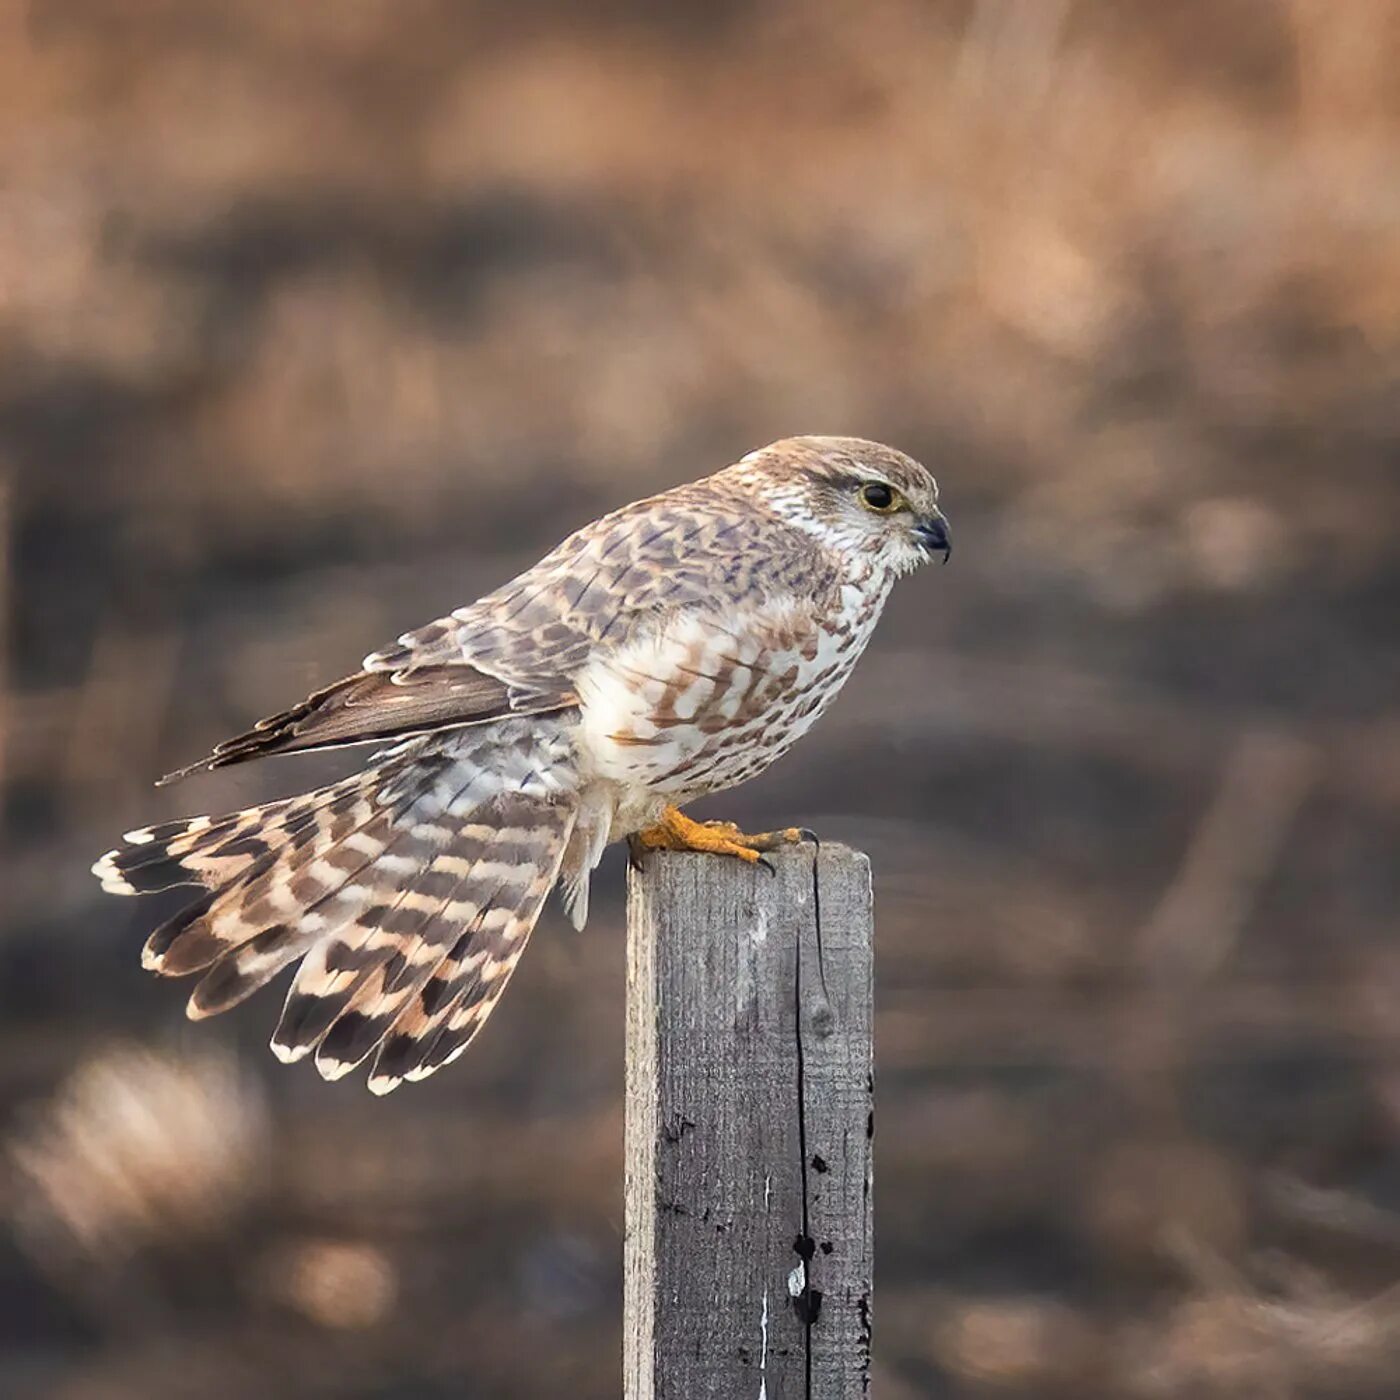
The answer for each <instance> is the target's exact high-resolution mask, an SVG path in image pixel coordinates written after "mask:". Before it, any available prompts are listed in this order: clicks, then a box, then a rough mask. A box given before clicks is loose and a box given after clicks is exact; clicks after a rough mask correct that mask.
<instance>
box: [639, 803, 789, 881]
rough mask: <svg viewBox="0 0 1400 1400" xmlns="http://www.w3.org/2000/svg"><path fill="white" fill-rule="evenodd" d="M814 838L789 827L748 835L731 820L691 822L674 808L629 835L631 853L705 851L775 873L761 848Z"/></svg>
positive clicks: (768, 849) (773, 867) (769, 849)
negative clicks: (652, 824) (761, 853)
mask: <svg viewBox="0 0 1400 1400" xmlns="http://www.w3.org/2000/svg"><path fill="white" fill-rule="evenodd" d="M808 839H811V840H815V839H816V837H815V835H813V833H811V832H809V831H807V830H806V828H805V827H799V826H789V827H784V828H783V829H782V830H780V831H761V832H758V833H757V834H755V835H748V834H746V833H745V832H743V831H741V830H740V829H739V828H738V827H737V826H736V825H735V824H734V823H733V822H726V821H708V822H697V821H692V820H691V819H690V818H689V817H687V816H686V815H685V813H684V812H682V811H680V810H679V808H676V807H667V808H666V809H665V810H664V811H663V812H662V814H661V820H660V821H658V822H657V823H656V824H655V825H654V826H649V827H647V828H646V829H645V830H644V831H639V832H637V833H636V835H634V836H632V837H630V838H629V843H630V844H631V846H632V849H633V851H634V852H636V851H638V850H641V851H656V850H666V851H706V852H709V853H711V854H714V855H724V856H734V857H735V858H736V859H738V860H742V861H745V862H746V863H748V864H750V865H754V864H761V865H763V866H764V867H765V868H766V869H767V870H768V871H769V872H770V873H771V874H776V873H777V870H776V867H775V866H774V865H773V862H772V861H769V860H764V859H763V857H762V856H761V855H760V854H759V852H760V851H772V850H776V849H777V848H778V847H779V846H790V845H796V844H797V843H798V842H800V841H804V840H808Z"/></svg>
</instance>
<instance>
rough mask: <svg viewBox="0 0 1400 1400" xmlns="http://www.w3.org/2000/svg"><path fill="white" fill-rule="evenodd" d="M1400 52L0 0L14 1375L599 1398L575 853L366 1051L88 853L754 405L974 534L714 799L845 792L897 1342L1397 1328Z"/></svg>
mask: <svg viewBox="0 0 1400 1400" xmlns="http://www.w3.org/2000/svg"><path fill="white" fill-rule="evenodd" d="M1398 70H1400V4H1396V3H1391V0H1350V3H1347V4H1345V5H1342V4H1337V3H1334V2H1333V0H1175V3H1172V4H1170V5H1154V4H1147V3H1140V4H1135V5H1125V4H1121V3H1108V2H1107V0H1103V2H1102V3H1097V2H1091V0H975V3H974V0H938V2H937V3H934V2H933V0H917V2H916V0H867V3H861V4H855V3H838V0H801V2H800V3H799V2H798V0H709V3H704V4H701V3H694V2H693V0H690V2H688V3H673V4H668V5H662V6H653V5H642V4H637V3H632V2H631V0H603V2H602V3H596V4H588V5H578V4H569V3H564V2H563V0H524V2H523V3H518V4H515V5H512V6H495V5H488V4H484V3H449V2H448V0H338V2H337V3H334V4H330V3H321V4H314V3H313V4H306V3H283V4H274V3H271V0H219V2H218V3H215V0H121V3H116V0H105V2H104V0H31V3H28V4H23V3H16V2H15V0H4V3H0V619H3V628H4V632H5V636H4V640H3V646H0V783H2V784H3V799H4V808H3V811H4V830H3V841H4V870H3V878H2V879H0V889H3V914H0V1138H3V1149H2V1154H3V1163H4V1165H3V1168H2V1169H0V1395H4V1396H6V1397H10V1396H26V1397H27V1396H42V1397H60V1398H61V1400H90V1398H91V1400H96V1398H97V1397H101V1400H138V1398H139V1400H174V1398H175V1397H184V1396H199V1397H212V1400H224V1397H228V1400H243V1397H247V1396H251V1395H259V1396H266V1397H274V1400H276V1398H277V1397H304V1396H310V1397H318V1396H326V1397H341V1396H344V1397H351V1398H352V1400H392V1398H393V1397H415V1400H432V1398H433V1397H437V1396H443V1397H446V1396H454V1397H460V1396H474V1397H489V1398H490V1400H496V1398H497V1397H500V1400H514V1398H515V1397H532V1398H533V1397H540V1396H579V1397H607V1396H612V1395H615V1394H616V1393H617V1392H618V1388H619V1379H618V1377H619V1362H618V1352H619V1336H620V1298H621V1212H622V1196H621V1184H622V1176H621V1131H622V1121H621V1087H622V1026H623V1020H622V997H623V977H622V971H623V966H622V964H623V940H622V931H621V916H622V909H621V890H622V867H621V861H620V860H619V859H618V858H617V856H616V854H614V856H613V857H612V858H610V861H611V863H610V865H609V867H608V869H607V870H605V872H604V875H603V877H602V878H601V879H600V880H599V881H598V882H597V884H596V885H595V891H597V893H596V894H595V898H596V900H597V907H596V911H595V915H594V918H593V921H592V922H591V923H590V925H589V928H588V930H587V932H586V933H585V934H583V935H581V936H580V935H576V934H574V932H573V931H572V930H571V929H570V928H569V927H568V926H567V925H566V924H565V923H564V921H563V919H562V918H561V917H560V915H559V914H558V912H557V910H553V909H551V910H550V911H549V912H548V913H547V914H546V916H545V919H544V921H543V923H542V926H541V929H540V932H539V933H538V935H537V936H536V939H535V941H534V943H533V944H532V947H531V949H530V953H529V956H528V957H527V958H526V959H525V961H524V963H523V964H522V968H521V972H520V974H519V976H518V977H517V978H516V980H515V982H514V984H513V986H512V988H511V992H510V995H509V997H508V998H507V999H506V1000H505V1002H504V1003H503V1005H502V1007H501V1009H500V1011H499V1012H498V1013H497V1014H496V1016H495V1018H494V1019H493V1021H492V1023H491V1025H490V1027H489V1030H488V1031H487V1033H486V1034H485V1035H484V1036H483V1037H482V1039H481V1040H480V1041H479V1042H478V1043H477V1045H476V1046H475V1047H474V1048H473V1050H472V1053H471V1054H470V1055H469V1056H468V1057H467V1058H466V1059H464V1060H463V1061H462V1062H460V1063H459V1064H458V1065H456V1066H455V1067H454V1068H452V1069H451V1070H449V1071H448V1072H446V1073H444V1074H442V1075H440V1076H438V1077H437V1078H435V1079H433V1080H431V1081H430V1082H429V1083H427V1084H425V1085H422V1086H417V1087H413V1086H410V1087H408V1088H406V1089H404V1090H402V1091H400V1092H399V1093H397V1094H395V1095H393V1096H391V1097H390V1098H389V1099H387V1100H383V1101H377V1100H373V1099H371V1098H370V1097H369V1096H368V1095H367V1094H366V1092H365V1090H364V1087H363V1084H362V1082H361V1081H359V1080H346V1081H344V1082H342V1083H339V1084H335V1085H326V1084H323V1083H322V1082H321V1081H320V1080H319V1079H317V1077H316V1076H315V1075H314V1074H313V1073H312V1072H311V1071H310V1070H309V1069H308V1068H307V1067H306V1066H301V1067H297V1068H291V1069H285V1068H282V1067H281V1066H279V1065H277V1064H276V1063H275V1062H274V1061H273V1059H272V1058H271V1056H270V1055H269V1054H268V1053H267V1051H266V1050H265V1048H264V1047H265V1042H266V1039H267V1037H268V1035H269V1033H270V1031H271V1028H272V1026H273V1024H274V1022H275V1019H276V1016H277V1012H278V1009H279V1000H280V997H279V995H278V994H277V993H275V992H274V993H271V994H264V995H262V996H260V997H259V998H257V999H256V1000H255V1001H253V1002H251V1003H249V1004H248V1005H247V1006H245V1007H243V1008H242V1009H240V1010H239V1011H237V1012H235V1013H233V1014H231V1015H229V1016H227V1017H225V1018H221V1019H219V1020H218V1021H215V1022H213V1023H206V1024H204V1025H201V1026H199V1027H197V1028H196V1027H191V1026H189V1025H187V1023H186V1022H185V1021H184V1019H183V1014H182V1005H183V1000H184V990H185V989H184V988H182V987H180V986H177V985H171V984H167V983H160V982H157V981H156V980H155V979H153V978H150V977H149V976H147V975H146V974H144V973H143V972H142V971H141V970H140V967H139V963H138V951H139V948H140V944H141V942H142V940H143V938H144V936H145V933H146V931H147V930H149V929H150V928H151V927H153V926H154V924H155V923H156V922H158V921H159V919H160V918H162V917H163V916H164V915H165V914H167V913H169V912H170V907H169V905H167V904H163V903H162V901H161V900H160V899H154V900H149V901H141V902H139V903H137V902H130V901H128V902H122V901H117V900H112V899H107V898H103V897H102V896H100V894H99V891H98V888H97V885H96V882H95V881H93V880H92V879H91V878H90V876H89V875H88V865H89V863H90V862H91V861H92V860H93V858H94V857H95V856H96V855H97V854H99V853H100V852H101V851H103V850H105V849H107V848H108V847H109V846H110V845H111V844H112V843H113V840H114V838H115V836H116V835H117V834H118V833H120V832H121V831H122V830H124V829H125V828H126V827H129V826H131V825H134V824H136V823H140V822H147V821H152V820H157V819H160V818H163V817H168V816H174V815H179V814H184V813H190V812H197V811H206V810H212V811H220V810H226V809H231V808H234V807H238V806H242V805H245V804H247V803H250V802H254V801H258V800H260V799H263V798H265V797H268V796H271V795H274V794H277V793H282V792H287V791H291V790H294V789H296V788H298V787H301V786H305V785H306V783H307V782H308V779H309V777H315V778H317V779H319V778H320V777H322V776H323V775H324V774H325V773H326V772H328V771H333V769H327V768H325V767H324V766H323V767H316V766H315V764H314V763H311V762H310V761H305V760H304V761H301V762H300V763H298V762H291V763H271V764H267V765H257V766H254V767H249V768H240V769H237V770H231V771H228V772H226V773H221V774H217V775H213V776H206V777H203V778H200V779H197V780H194V781H191V782H189V783H187V784H184V785H182V786H179V787H176V788H172V789H162V790H161V791H159V792H157V791H154V790H153V789H152V788H151V780H152V779H153V778H154V777H155V776H156V775H157V774H159V773H161V772H163V771H165V770H166V769H169V768H171V767H173V766H174V765H176V764H178V763H181V762H184V761H187V760H189V759H191V758H193V757H195V756H197V755H199V754H201V753H203V752H204V751H205V750H206V749H207V748H208V747H209V745H210V744H211V743H212V742H213V741H215V740H217V739H219V738H222V737H224V736H225V735H227V734H229V733H232V732H234V731H236V730H238V729H241V728H243V727H244V726H245V725H246V724H247V723H248V722H249V721H251V720H252V719H254V718H255V717H257V716H259V715H262V714H265V713H267V712H269V711H272V710H275V709H278V708H280V707H281V706H282V705H284V704H285V703H286V702H288V701H290V700H293V699H296V698H298V697H300V696H301V695H302V694H303V693H304V692H305V691H307V690H308V689H309V688H311V687H313V686H315V685H317V684H320V683H323V682H325V681H328V680H330V679H333V678H334V677H336V676H338V675H341V674H343V673H344V672H345V671H346V670H348V669H350V668H351V667H352V666H353V665H354V664H355V663H356V662H358V660H359V658H360V657H361V656H362V655H363V654H364V653H365V652H366V651H368V650H370V649H371V648H372V647H374V646H376V645H378V644H380V643H382V642H384V641H385V640H387V639H389V638H391V637H393V636H394V635H395V634H396V633H398V632H400V631H401V630H403V629H404V628H406V627H408V626H411V625H413V624H416V623H419V622H422V621H425V620H427V619H428V618H431V617H434V616H437V615H439V614H440V613H442V612H443V611H445V610H446V609H448V608H449V607H451V606H453V605H455V604H458V603H461V602H465V601H468V600H470V599H472V598H474V597H476V596H477V595H478V594H479V593H480V592H483V591H485V590H487V589H488V588H490V587H491V586H493V585H495V584H497V583H499V582H501V581H503V580H504V579H506V578H507V577H508V576H509V575H510V574H511V573H512V572H514V571H515V570H516V569H517V568H519V567H521V566H523V565H525V564H527V563H529V562H532V561H533V560H534V558H536V557H537V556H538V555H539V554H540V553H541V552H543V550H544V549H546V548H547V547H549V546H550V545H552V544H553V543H554V542H555V541H556V540H557V539H558V538H559V537H560V536H561V535H563V534H564V533H565V532H567V531H568V530H570V529H571V528H573V527H574V526H576V525H578V524H580V523H582V522H584V521H586V520H587V519H589V518H591V517H592V516H593V515H594V514H596V513H598V512H600V511H602V510H604V509H607V508H610V507H611V506H614V505H616V504H619V503H621V502H623V501H626V500H628V499H631V498H633V497H635V496H638V495H640V494H643V493H646V492H649V491H651V490H654V489H656V488H660V487H664V486H667V485H670V484H672V483H675V482H678V481H681V480H684V479H687V478H691V477H694V476H697V475H700V474H703V473H705V472H707V471H710V470H712V469H715V468H717V467H719V466H722V465H724V464H726V463H728V462H730V461H732V460H734V459H735V458H736V457H738V456H739V455H741V454H742V453H744V452H745V451H747V450H748V449H750V448H752V447H754V446H757V445H759V444H761V443H764V442H766V441H768V440H770V439H772V438H775V437H779V436H784V435H787V434H791V433H799V432H827V433H854V434H860V435H863V436H870V437H876V438H882V439H885V440H887V441H889V442H892V443H895V444H897V445H898V446H900V447H902V448H904V449H906V450H908V451H909V452H911V453H913V454H915V455H916V456H918V457H920V458H921V459H922V460H923V461H925V462H926V463H928V464H929V465H930V466H931V467H932V468H933V469H934V470H935V471H936V473H937V474H938V476H939V478H940V480H941V482H942V485H943V491H944V500H945V503H946V505H947V508H948V511H949V514H950V516H951V518H952V520H953V524H954V529H955V533H956V537H957V554H956V556H955V559H954V562H953V566H952V567H951V568H949V569H947V570H946V571H944V570H941V569H940V570H932V571H927V572H925V573H924V574H921V575H920V576H919V577H918V578H917V579H915V580H913V581H911V582H909V583H907V584H906V585H904V587H903V588H902V589H901V590H900V591H899V593H898V594H897V596H896V598H895V601H894V603H893V605H892V608H891V612H890V614H889V615H888V617H887V620H886V623H885V625H884V628H883V631H882V633H881V634H880V635H878V636H877V639H876V642H875V645H874V646H873V648H872V651H871V653H870V654H869V655H868V656H867V658H866V660H865V662H864V663H863V665H862V666H861V667H860V668H858V670H857V672H856V675H855V677H854V679H853V680H852V682H851V684H850V686H849V687H848V689H847V691H846V694H845V696H844V697H843V698H842V700H841V701H840V703H839V704H838V705H837V706H836V708H835V710H834V712H833V713H832V714H831V715H830V716H829V717H828V718H827V719H826V720H825V721H823V723H822V724H821V725H820V726H818V728H817V730H816V731H815V732H814V734H813V735H812V736H811V737H809V738H808V739H807V740H806V741H805V742H804V743H803V744H802V745H801V746H800V748H799V749H798V750H797V751H796V752H795V754H794V755H792V756H791V757H789V758H788V759H787V760H785V761H784V762H783V763H782V764H780V765H779V766H778V767H777V768H776V769H775V770H774V771H773V772H772V773H771V774H770V775H768V776H767V777H765V778H764V779H763V780H762V781H761V782H759V783H756V784H754V785H752V786H751V787H749V788H747V789H744V790H743V791H742V792H740V793H738V794H735V795H734V796H733V798H732V799H731V800H728V801H724V802H722V803H720V804H718V805H712V808H711V811H710V813H709V814H715V813H718V812H720V811H722V812H723V813H724V814H725V815H727V816H732V817H737V818H738V819H740V820H744V821H752V822H758V823H760V824H762V825H765V826H769V825H773V824H777V823H781V822H786V821H792V820H800V821H802V822H804V823H808V824H810V825H812V826H815V827H818V828H819V829H820V830H821V831H822V832H823V834H824V835H826V836H828V837H833V838H841V839H845V840H848V841H851V842H853V843H855V844H857V845H859V846H862V847H864V848H865V849H867V850H869V851H870V852H872V854H873V857H874V861H875V868H876V873H877V907H878V914H879V945H878V1006H879V1016H878V1027H877V1059H878V1065H879V1073H878V1084H877V1090H878V1101H879V1132H878V1136H877V1141H876V1147H877V1163H878V1174H877V1182H876V1200H877V1226H878V1237H879V1267H878V1271H877V1272H878V1284H879V1286H878V1288H877V1291H876V1309H875V1357H876V1362H877V1372H876V1393H877V1394H878V1395H879V1396H880V1397H881V1400H910V1397H981V1396H988V1395H1009V1396H1023V1397H1054V1396H1059V1395H1063V1396H1075V1397H1086V1398H1087V1400H1123V1398H1124V1397H1127V1398H1128V1400H1133V1398H1134V1397H1148V1398H1158V1400H1175V1398H1176V1397H1183V1400H1184V1398H1185V1397H1215V1396H1219V1397H1236V1396H1238V1397H1250V1400H1257V1398H1258V1397H1264V1400H1293V1398H1294V1397H1311V1396H1318V1397H1332V1396H1338V1397H1373V1398H1374V1400H1381V1398H1382V1397H1393V1396H1395V1395H1396V1394H1397V1393H1400V1283H1398V1282H1397V1281H1398V1280H1400V1059H1398V1058H1397V1056H1398V1055H1400V941H1397V937H1396V934H1397V925H1396V908H1397V904H1398V903H1400V861H1398V860H1397V849H1398V847H1397V842H1400V714H1398V713H1397V711H1396V709H1395V703H1394V702H1395V698H1396V694H1397V685H1400V645H1397V643H1400V549H1397V545H1396V539H1395V537H1396V529H1397V523H1400V468H1398V467H1397V457H1398V456H1400V83H1397V82H1396V80H1395V74H1396V72H1397V71H1398ZM178 898H179V897H178V896H176V901H175V902H178Z"/></svg>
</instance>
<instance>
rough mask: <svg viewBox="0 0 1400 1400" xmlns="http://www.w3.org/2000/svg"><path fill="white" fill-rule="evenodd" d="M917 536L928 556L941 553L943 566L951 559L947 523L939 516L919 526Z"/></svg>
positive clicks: (951, 548)
mask: <svg viewBox="0 0 1400 1400" xmlns="http://www.w3.org/2000/svg"><path fill="white" fill-rule="evenodd" d="M919 536H920V538H921V539H922V540H923V542H924V545H925V546H926V548H927V549H928V551H929V553H930V554H936V553H938V552H939V551H940V550H941V551H942V553H943V562H944V563H945V564H946V563H947V562H948V560H949V559H950V558H951V557H952V554H953V544H952V541H951V540H950V539H949V537H948V522H947V521H946V520H945V519H944V518H943V517H942V516H941V515H939V516H935V517H934V518H933V519H932V520H927V521H925V522H924V523H923V524H922V525H920V526H919Z"/></svg>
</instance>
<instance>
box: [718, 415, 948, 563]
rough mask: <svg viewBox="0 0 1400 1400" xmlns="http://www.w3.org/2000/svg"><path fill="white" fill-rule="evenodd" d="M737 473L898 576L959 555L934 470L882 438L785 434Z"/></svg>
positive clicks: (821, 533) (776, 505)
mask: <svg viewBox="0 0 1400 1400" xmlns="http://www.w3.org/2000/svg"><path fill="white" fill-rule="evenodd" d="M730 470H731V471H733V472H735V473H736V474H738V475H739V477H740V479H741V480H742V481H743V482H744V483H745V485H746V486H747V487H748V488H749V489H750V490H752V491H754V492H755V493H756V494H758V495H760V496H761V497H762V499H763V500H764V502H765V503H766V504H767V505H768V506H769V507H770V508H771V509H772V510H774V511H775V512H776V513H777V514H778V515H780V516H782V517H783V519H785V520H787V521H788V522H789V523H790V524H793V525H797V526H799V527H800V528H802V529H804V530H807V531H809V532H810V533H811V534H813V535H815V536H817V538H818V539H820V540H822V541H823V542H824V543H826V544H828V545H831V546H832V547H834V548H837V549H841V550H843V551H850V552H853V553H855V554H857V555H862V556H867V557H870V558H871V559H872V561H873V562H875V563H876V564H878V565H881V566H883V567H885V568H888V569H891V570H892V571H894V572H895V573H900V574H903V573H908V572H909V571H910V570H911V569H915V568H917V567H918V566H919V565H920V564H923V563H926V562H927V561H928V560H929V559H931V558H932V557H933V556H934V555H935V554H937V555H941V556H942V558H943V561H944V562H945V563H946V562H947V561H948V556H949V555H950V554H951V553H952V545H951V544H950V542H949V534H948V521H947V518H946V517H945V516H944V515H943V513H942V511H940V510H939V508H938V483H937V482H936V481H935V480H934V479H933V473H932V472H930V471H929V470H928V468H927V467H924V466H921V465H920V464H919V463H918V462H916V461H915V460H914V459H913V458H912V457H907V456H905V454H904V453H903V452H899V451H896V450H895V449H894V448H893V447H886V446H885V445H884V444H883V443H879V442H869V441H867V440H866V439H865V438H848V437H795V438H784V439H782V441H780V442H775V443H772V444H771V445H770V446H768V447H761V448H759V450H758V451H757V452H750V453H749V455H748V456H747V457H745V458H744V459H743V460H742V461H741V462H739V463H738V464H737V465H736V466H735V467H732V468H730Z"/></svg>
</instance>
